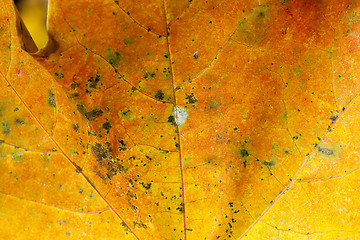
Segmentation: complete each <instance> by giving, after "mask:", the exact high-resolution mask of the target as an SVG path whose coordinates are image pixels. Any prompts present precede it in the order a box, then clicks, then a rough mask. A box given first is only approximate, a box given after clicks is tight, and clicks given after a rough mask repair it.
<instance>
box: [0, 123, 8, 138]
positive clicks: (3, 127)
mask: <svg viewBox="0 0 360 240" xmlns="http://www.w3.org/2000/svg"><path fill="white" fill-rule="evenodd" d="M1 127H2V133H3V134H4V135H8V134H9V133H10V126H9V123H8V122H7V121H2V122H1Z"/></svg>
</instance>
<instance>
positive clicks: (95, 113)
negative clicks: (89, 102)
mask: <svg viewBox="0 0 360 240" xmlns="http://www.w3.org/2000/svg"><path fill="white" fill-rule="evenodd" d="M76 107H77V109H78V110H79V112H80V113H81V114H82V115H83V116H84V117H85V118H86V119H87V120H89V121H92V120H94V119H95V118H97V117H100V116H101V115H102V114H103V111H102V110H101V109H97V108H94V109H92V110H91V111H87V109H86V107H85V106H84V105H83V104H81V103H77V104H76Z"/></svg>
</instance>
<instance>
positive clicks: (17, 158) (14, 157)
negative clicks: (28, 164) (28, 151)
mask: <svg viewBox="0 0 360 240" xmlns="http://www.w3.org/2000/svg"><path fill="white" fill-rule="evenodd" d="M22 156H23V153H22V152H16V153H11V157H12V160H13V161H14V162H20V159H21V158H22Z"/></svg>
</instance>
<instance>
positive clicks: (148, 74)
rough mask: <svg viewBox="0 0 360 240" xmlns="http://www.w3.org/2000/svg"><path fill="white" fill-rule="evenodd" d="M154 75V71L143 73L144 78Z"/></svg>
mask: <svg viewBox="0 0 360 240" xmlns="http://www.w3.org/2000/svg"><path fill="white" fill-rule="evenodd" d="M154 77H155V73H154V72H152V73H149V72H147V73H145V75H144V78H145V79H148V78H154Z"/></svg>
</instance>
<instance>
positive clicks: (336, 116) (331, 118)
mask: <svg viewBox="0 0 360 240" xmlns="http://www.w3.org/2000/svg"><path fill="white" fill-rule="evenodd" d="M337 118H338V115H334V116H331V117H330V120H331V121H332V122H333V123H334V122H335V121H336V119H337Z"/></svg>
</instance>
